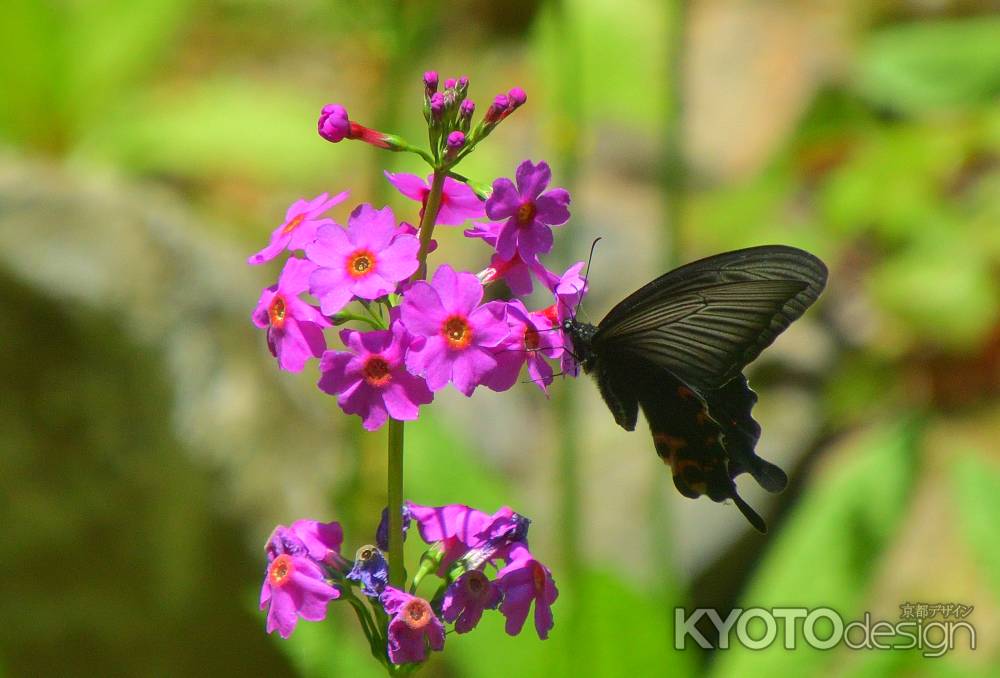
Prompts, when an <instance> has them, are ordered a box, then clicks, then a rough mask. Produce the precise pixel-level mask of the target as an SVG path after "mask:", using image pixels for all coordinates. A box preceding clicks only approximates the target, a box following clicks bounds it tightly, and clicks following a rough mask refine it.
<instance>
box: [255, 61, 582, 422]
mask: <svg viewBox="0 0 1000 678" xmlns="http://www.w3.org/2000/svg"><path fill="white" fill-rule="evenodd" d="M467 92H468V79H467V78H458V79H448V80H446V81H445V82H444V87H443V89H441V90H440V91H439V89H438V77H437V74H436V73H433V72H428V73H425V74H424V113H425V117H426V119H427V122H428V130H429V135H430V140H431V149H432V153H431V154H430V155H429V156H428V155H427V154H423V155H425V158H426V159H427V160H429V161H430V162H431V164H432V167H434V168H435V169H434V172H432V173H431V175H430V176H429V177H427V179H426V180H425V179H423V178H422V177H419V176H417V175H414V174H403V173H390V172H386V173H385V176H386V178H387V179H388V180H389V182H390V183H391V184H392V185H393V186H394V187H395V188H396V189H398V190H399V192H400V193H401V194H402V195H403V196H405V197H407V198H409V199H411V200H413V201H415V202H417V203H418V204H419V209H418V210H416V216H417V221H418V223H419V224H420V226H419V227H418V228H414V227H413V226H411V225H410V224H409V223H407V222H405V221H399V220H397V218H396V217H395V215H394V214H393V212H392V210H391V209H390V208H388V207H383V208H381V209H376V208H375V207H373V206H371V205H369V204H362V205H359V206H357V207H356V208H355V209H354V210H353V211H352V212H351V213H350V216H349V217H348V219H347V223H346V225H341V224H339V223H337V222H335V221H334V220H333V219H332V218H330V217H329V216H327V214H328V212H329V210H330V209H331V208H333V207H335V206H336V205H338V204H340V203H341V202H343V201H344V200H346V199H347V193H346V192H344V193H339V194H337V195H335V196H333V197H330V196H329V195H328V194H326V193H324V194H322V195H320V196H318V197H316V198H314V199H312V200H299V201H297V202H295V203H294V204H293V205H292V206H291V207H290V208H289V209H288V212H287V213H286V215H285V219H284V221H283V222H282V223H281V224H280V225H279V226H278V227H277V228H276V229H275V230H274V232H273V233H272V234H271V238H270V242H269V243H268V245H267V247H265V248H264V249H262V250H261V251H260V252H257V253H256V254H254V255H252V256H251V257H250V258H249V263H251V264H260V263H264V262H267V261H270V260H271V259H274V258H275V257H277V256H278V255H279V254H281V253H283V252H286V251H287V252H292V253H302V254H304V257H302V256H297V255H296V254H293V255H292V256H291V257H290V258H289V259H288V260H287V262H286V264H285V266H284V269H283V270H282V273H281V275H280V277H279V278H278V282H277V283H276V284H275V285H273V286H271V287H268V288H266V289H265V290H263V291H262V293H261V296H260V300H259V302H258V304H257V308H256V309H255V311H254V314H253V320H254V323H255V324H256V325H257V326H258V327H261V328H265V329H266V330H267V342H268V346H269V347H270V349H271V352H272V353H273V354H274V355H275V356H276V357H277V359H278V365H279V366H280V367H281V368H282V369H285V370H291V371H300V370H302V369H303V368H304V366H305V364H306V363H307V362H308V361H309V360H310V359H311V358H321V360H320V370H321V377H320V379H319V387H320V389H322V390H323V391H325V392H326V393H329V394H331V395H334V396H336V397H337V402H338V404H339V405H340V406H341V408H342V409H343V410H344V411H345V412H347V413H349V414H357V415H358V416H360V417H361V418H362V421H363V424H364V427H365V428H366V429H369V430H374V429H377V428H379V427H380V426H382V425H383V424H384V423H385V421H386V420H387V419H388V418H389V417H393V418H395V419H399V420H413V419H416V418H417V416H418V411H419V407H420V406H421V405H426V404H428V403H430V402H431V401H432V400H433V398H434V393H435V392H437V391H439V390H441V389H442V388H444V387H445V386H447V385H448V384H452V385H454V387H455V388H456V389H458V390H459V391H461V392H462V393H463V394H465V395H466V396H471V395H472V393H473V392H474V391H475V389H476V387H477V386H480V385H482V386H486V387H487V388H490V389H492V390H495V391H504V390H506V389H509V388H511V386H513V385H514V384H515V383H516V382H517V380H518V375H519V374H520V372H521V369H522V367H524V366H527V370H528V374H529V376H530V379H531V380H532V381H533V382H534V383H536V384H537V385H538V386H539V387H540V388H541V389H542V390H543V391H545V390H546V389H547V387H548V385H549V384H550V383H551V382H552V378H553V367H552V364H551V362H550V361H553V360H561V362H562V371H563V372H567V373H571V374H574V373H575V361H574V360H572V348H571V346H570V339H569V337H568V336H566V335H565V334H564V333H563V332H562V330H561V321H562V320H563V319H564V318H566V317H568V316H570V315H572V314H573V313H574V311H575V308H576V307H577V305H578V304H579V301H580V298H581V297H582V296H583V294H584V292H585V289H584V288H585V280H584V279H583V278H582V277H581V275H580V270H581V268H582V263H578V264H576V265H574V266H572V267H570V268H569V269H568V270H567V271H565V272H564V273H562V274H558V273H555V272H553V271H550V270H548V269H547V268H546V267H545V266H544V265H543V264H542V262H541V257H542V256H543V255H545V254H548V253H549V252H550V251H551V249H552V245H553V234H552V228H553V227H556V226H560V225H562V224H564V223H566V222H567V221H568V220H569V217H570V212H569V203H570V196H569V193H568V192H567V191H566V190H564V189H562V188H550V187H549V184H550V183H551V179H552V172H551V169H550V168H549V166H548V164H547V163H545V162H538V163H533V162H531V161H530V160H525V161H524V162H522V163H521V164H520V165H519V166H518V167H517V169H516V172H515V174H514V179H513V180H511V179H508V178H506V177H501V178H498V179H496V180H495V181H493V183H492V188H491V189H483V188H480V187H478V186H477V187H476V188H475V189H474V188H473V187H472V185H471V184H472V182H470V181H468V180H467V179H465V178H464V177H461V176H460V175H457V174H455V173H454V172H452V171H451V170H450V169H448V168H450V167H453V166H454V165H455V164H456V163H457V162H458V161H459V160H460V159H461V158H462V157H464V155H466V154H467V153H468V152H469V151H471V150H472V148H473V147H474V146H475V144H476V143H478V142H479V141H481V140H482V139H484V138H485V137H486V136H487V135H488V134H489V133H490V132H491V131H492V130H493V129H494V128H495V127H496V125H498V124H499V123H500V122H501V121H502V120H504V119H505V118H506V117H507V116H508V115H510V114H511V113H512V112H513V111H514V110H516V109H517V108H518V107H519V106H521V105H522V104H523V103H524V102H525V100H526V96H525V94H524V92H523V90H521V89H519V88H515V89H512V90H511V91H510V92H508V93H507V94H502V95H498V96H497V97H496V99H495V100H494V102H493V103H492V104H491V105H490V107H489V108H488V110H487V111H486V114H485V115H484V116H483V118H482V120H481V121H480V122H479V123H478V124H477V125H476V126H475V127H473V126H472V120H471V118H472V115H473V111H474V110H475V105H474V104H473V102H472V101H471V100H470V99H468V98H467V97H466V93H467ZM318 126H319V131H320V134H322V135H323V137H324V138H326V139H329V140H330V141H340V140H342V139H362V140H365V141H368V142H370V143H375V145H377V146H381V147H385V148H392V149H393V150H408V149H411V148H412V147H410V146H409V145H408V144H407V143H406V142H405V141H403V140H401V139H399V138H398V137H394V136H392V135H386V134H382V133H380V132H374V131H372V130H370V129H368V128H366V127H364V126H362V125H360V124H358V123H356V122H352V121H351V120H350V119H349V118H348V117H347V112H346V110H345V109H344V108H343V107H341V106H338V105H334V104H331V105H328V106H325V107H324V108H323V111H322V113H321V115H320V119H319V123H318ZM459 137H461V143H458V141H457V140H459ZM387 140H388V141H387ZM376 141H377V143H376ZM390 142H391V143H390ZM428 211H430V212H431V213H428ZM470 222H471V223H470ZM465 224H469V226H468V227H467V228H466V229H465V231H464V233H465V235H466V237H469V238H473V239H480V240H482V241H484V242H485V243H486V244H487V245H489V246H490V247H491V248H492V250H493V252H492V255H491V256H490V258H489V263H488V264H487V265H486V266H485V267H484V268H483V269H482V270H481V271H479V273H477V274H473V273H471V272H463V271H461V270H456V269H455V268H454V267H452V266H451V265H449V264H441V265H440V266H438V267H437V269H436V270H435V271H434V272H433V275H431V276H430V280H429V281H426V280H424V279H423V277H424V271H425V270H426V258H427V255H428V253H429V252H432V251H433V250H434V249H435V247H436V242H435V241H434V240H433V239H432V238H431V232H432V231H433V228H434V227H435V226H462V225H465ZM501 280H502V281H504V282H505V283H506V285H507V287H508V288H509V291H510V294H511V295H513V296H512V297H511V298H507V299H502V298H501V299H498V300H494V301H486V300H485V299H486V297H485V289H484V288H485V286H488V285H490V284H493V283H496V282H498V281H501ZM536 283H541V285H543V286H544V288H546V289H547V291H548V294H550V295H551V296H550V299H551V304H550V305H549V307H548V308H542V309H536V310H529V308H528V307H527V305H526V304H525V303H524V301H523V300H521V299H518V298H517V297H518V296H524V295H527V294H529V293H531V292H532V290H533V288H534V286H535V284H536ZM307 294H308V295H311V296H312V298H313V299H314V301H310V300H307V299H306V298H305V295H307ZM353 303H357V305H358V308H357V310H352V309H350V308H348V307H349V305H350V304H353ZM346 322H354V323H360V324H362V325H364V326H366V327H363V328H359V329H343V330H341V332H340V334H339V336H340V339H341V342H342V344H343V349H337V348H330V347H329V345H328V343H327V339H328V338H327V336H326V330H328V329H329V328H331V327H334V326H337V325H342V324H344V323H346Z"/></svg>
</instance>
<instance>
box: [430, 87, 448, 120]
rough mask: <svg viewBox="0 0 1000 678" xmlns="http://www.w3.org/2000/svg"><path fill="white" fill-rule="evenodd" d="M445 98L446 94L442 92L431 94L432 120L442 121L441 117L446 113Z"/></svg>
mask: <svg viewBox="0 0 1000 678" xmlns="http://www.w3.org/2000/svg"><path fill="white" fill-rule="evenodd" d="M444 108H445V100H444V95H443V94H441V92H435V93H434V94H433V95H432V96H431V121H432V122H435V123H437V122H440V121H441V117H442V116H443V115H444Z"/></svg>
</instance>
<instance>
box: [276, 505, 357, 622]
mask: <svg viewBox="0 0 1000 678" xmlns="http://www.w3.org/2000/svg"><path fill="white" fill-rule="evenodd" d="M302 537H305V541H303V539H302ZM340 538H342V533H341V531H340V526H339V525H338V524H337V523H326V524H323V523H318V522H316V521H304V520H300V521H297V522H295V523H293V524H292V527H291V528H286V527H284V526H282V525H279V526H278V527H277V528H275V530H274V532H273V533H272V534H271V537H270V539H268V544H267V557H268V566H267V571H266V574H265V576H264V583H263V585H262V586H261V589H260V609H262V610H263V609H264V608H265V607H267V608H268V612H267V632H268V633H272V632H273V631H275V630H277V631H278V632H279V633H280V634H281V637H282V638H288V636H290V635H291V634H292V631H293V630H295V625H296V623H297V622H298V619H299V617H302V618H303V619H306V620H308V621H321V620H323V619H325V618H326V606H327V603H329V602H330V601H331V600H334V599H336V598H339V597H340V591H338V590H337V589H336V588H334V587H333V586H331V585H330V584H329V583H328V582H327V580H326V577H325V575H324V573H323V569H322V567H320V565H319V564H318V563H317V562H316V560H315V559H314V556H315V555H320V554H321V555H322V558H323V560H326V559H327V558H333V557H334V555H336V557H338V558H339V549H340Z"/></svg>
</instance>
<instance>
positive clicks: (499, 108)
mask: <svg viewBox="0 0 1000 678" xmlns="http://www.w3.org/2000/svg"><path fill="white" fill-rule="evenodd" d="M509 105H510V99H508V98H507V95H506V94H498V95H496V97H495V98H494V99H493V103H492V104H490V107H489V109H488V110H487V111H486V117H485V118H484V120H483V121H484V122H485V123H487V124H495V123H498V122H500V121H501V120H503V117H504V115H505V114H506V112H507V107H508V106H509Z"/></svg>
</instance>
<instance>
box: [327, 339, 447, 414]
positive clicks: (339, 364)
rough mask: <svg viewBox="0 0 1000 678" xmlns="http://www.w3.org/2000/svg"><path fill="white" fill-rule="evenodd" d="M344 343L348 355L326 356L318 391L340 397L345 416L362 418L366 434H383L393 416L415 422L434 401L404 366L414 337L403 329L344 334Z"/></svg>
mask: <svg viewBox="0 0 1000 678" xmlns="http://www.w3.org/2000/svg"><path fill="white" fill-rule="evenodd" d="M340 337H341V339H342V340H343V342H344V345H345V346H347V347H348V348H349V349H350V351H348V352H336V351H327V352H326V353H325V354H323V360H322V362H321V363H320V370H321V371H322V376H321V377H320V380H319V384H318V385H319V387H320V389H321V390H323V391H325V392H327V393H329V394H331V395H337V396H338V398H337V404H339V405H340V407H341V409H343V410H344V412H346V413H347V414H357V415H358V416H360V417H361V419H362V425H363V426H364V427H365V429H366V430H368V431H374V430H376V429H378V428H380V427H381V426H382V424H384V423H385V421H386V418H387V417H389V416H391V417H393V418H394V419H399V420H402V421H413V420H414V419H416V418H417V414H418V410H419V406H420V405H426V404H427V403H429V402H431V401H432V400H433V399H434V394H432V393H431V392H430V389H428V388H427V384H426V383H424V380H423V379H421V378H420V377H416V376H414V375H412V374H410V373H409V372H407V371H406V369H405V367H404V366H403V356H404V355H405V352H406V348H407V346H408V345H409V343H410V337H409V335H408V334H407V332H406V329H405V328H404V327H403V326H402V324H401V323H399V322H394V323H392V328H391V330H376V331H374V332H357V331H355V330H343V331H342V332H341V333H340Z"/></svg>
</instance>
